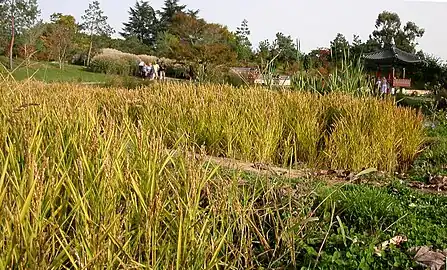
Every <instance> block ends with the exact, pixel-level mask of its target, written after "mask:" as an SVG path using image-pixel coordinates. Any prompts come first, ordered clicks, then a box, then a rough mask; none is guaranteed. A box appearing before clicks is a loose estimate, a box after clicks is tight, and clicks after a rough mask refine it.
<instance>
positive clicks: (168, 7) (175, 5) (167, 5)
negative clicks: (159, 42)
mask: <svg viewBox="0 0 447 270" xmlns="http://www.w3.org/2000/svg"><path fill="white" fill-rule="evenodd" d="M185 9H186V5H180V4H179V0H165V1H164V6H163V7H162V8H161V10H160V11H158V12H157V13H158V14H159V15H160V25H159V32H161V33H163V32H167V31H169V29H170V27H171V24H172V21H173V19H174V16H175V15H176V14H178V13H187V12H186V10H185ZM198 12H199V11H191V12H189V14H188V15H190V16H191V17H193V18H197V15H198Z"/></svg>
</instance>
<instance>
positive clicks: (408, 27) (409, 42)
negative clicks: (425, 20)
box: [372, 11, 425, 53]
mask: <svg viewBox="0 0 447 270" xmlns="http://www.w3.org/2000/svg"><path fill="white" fill-rule="evenodd" d="M401 26H402V24H401V20H400V17H399V15H398V14H397V13H393V12H389V11H384V12H382V13H380V14H379V16H378V17H377V20H376V30H374V31H373V33H372V37H373V38H374V40H375V41H376V42H377V44H379V45H382V46H383V45H384V46H389V45H391V43H392V40H394V42H395V44H396V46H397V47H398V48H400V49H402V50H404V51H407V52H411V53H415V52H416V51H415V48H416V46H417V42H416V39H417V38H421V37H422V36H423V35H424V33H425V30H424V29H422V28H419V27H418V26H417V25H416V24H415V23H414V22H407V23H406V24H405V26H404V27H403V28H401Z"/></svg>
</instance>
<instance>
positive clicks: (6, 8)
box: [0, 0, 40, 37]
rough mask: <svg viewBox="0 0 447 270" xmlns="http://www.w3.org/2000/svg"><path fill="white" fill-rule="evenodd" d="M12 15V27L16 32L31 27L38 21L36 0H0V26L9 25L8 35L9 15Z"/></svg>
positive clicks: (38, 14)
mask: <svg viewBox="0 0 447 270" xmlns="http://www.w3.org/2000/svg"><path fill="white" fill-rule="evenodd" d="M12 16H14V28H15V31H16V33H17V34H21V33H23V31H25V30H27V29H29V28H31V27H32V26H34V25H35V24H36V23H37V22H38V18H39V16H40V9H39V6H38V4H37V0H14V1H10V0H4V1H0V27H1V28H3V27H6V26H9V27H8V29H9V33H8V35H9V36H8V37H10V34H11V33H10V31H11V30H10V29H11V28H10V26H11V21H10V20H11V17H12Z"/></svg>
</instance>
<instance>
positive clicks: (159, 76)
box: [158, 63, 166, 80]
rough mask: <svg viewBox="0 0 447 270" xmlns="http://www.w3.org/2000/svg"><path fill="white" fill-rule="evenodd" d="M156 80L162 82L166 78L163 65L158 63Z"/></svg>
mask: <svg viewBox="0 0 447 270" xmlns="http://www.w3.org/2000/svg"><path fill="white" fill-rule="evenodd" d="M158 78H159V80H164V79H165V78H166V66H165V64H164V63H160V68H159V74H158Z"/></svg>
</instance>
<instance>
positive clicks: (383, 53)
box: [363, 46, 422, 64]
mask: <svg viewBox="0 0 447 270" xmlns="http://www.w3.org/2000/svg"><path fill="white" fill-rule="evenodd" d="M363 59H365V60H366V61H368V62H374V63H377V64H391V63H398V62H401V63H407V64H413V63H420V62H422V60H421V59H420V58H419V56H417V55H415V54H412V53H408V52H406V51H403V50H401V49H399V48H396V46H391V47H388V48H385V49H382V50H380V51H377V52H372V53H367V54H364V55H363Z"/></svg>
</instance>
